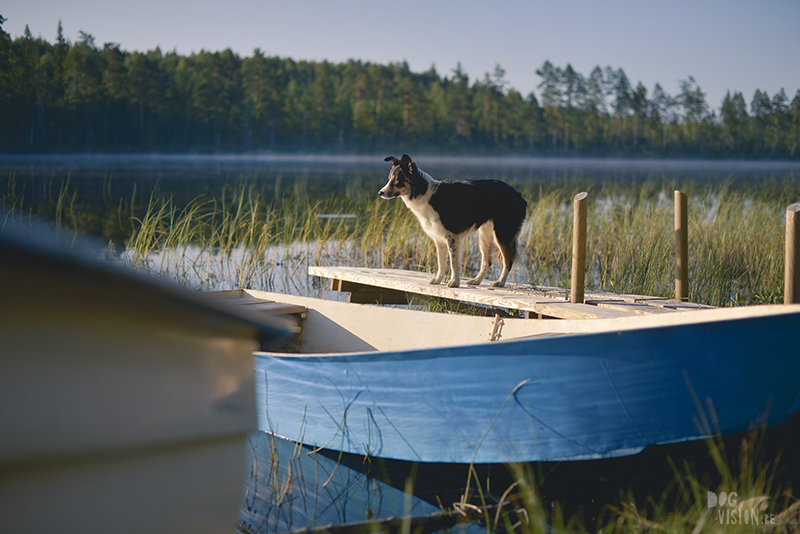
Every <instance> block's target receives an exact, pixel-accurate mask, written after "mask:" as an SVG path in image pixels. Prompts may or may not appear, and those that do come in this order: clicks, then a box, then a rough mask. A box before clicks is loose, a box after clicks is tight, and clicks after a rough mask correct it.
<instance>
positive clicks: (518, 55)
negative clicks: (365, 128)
mask: <svg viewBox="0 0 800 534" xmlns="http://www.w3.org/2000/svg"><path fill="white" fill-rule="evenodd" d="M0 15H2V16H3V17H5V18H6V19H8V20H7V22H5V24H4V25H3V27H4V29H5V31H7V32H8V33H9V34H11V37H12V38H15V37H18V36H20V35H22V34H23V32H24V30H25V25H26V24H27V25H28V26H29V28H30V30H31V32H32V33H33V35H34V36H35V37H38V36H41V37H43V38H44V39H46V40H48V41H50V42H53V41H54V40H55V35H56V27H57V25H58V21H59V20H61V23H62V26H63V29H64V35H65V36H66V38H67V39H69V40H71V41H73V42H74V41H77V40H78V31H79V30H82V31H84V32H86V33H89V34H91V35H93V36H94V37H95V42H96V43H97V44H98V45H99V46H102V45H103V44H104V43H107V42H114V43H118V44H119V45H120V46H121V48H122V49H123V50H128V51H147V50H152V49H154V48H155V47H157V46H158V47H160V48H161V50H162V51H164V52H167V51H172V50H176V51H177V52H178V53H180V54H185V55H188V54H191V53H192V52H198V51H200V50H201V49H204V50H210V51H216V50H224V49H225V48H230V49H232V50H233V51H234V52H236V53H238V54H239V55H240V56H243V57H246V56H251V55H252V54H253V50H254V49H255V48H260V49H261V50H262V51H263V52H264V53H265V54H267V55H272V56H280V57H289V58H292V59H295V60H314V61H322V60H329V61H331V62H335V63H340V62H345V61H347V60H348V59H355V60H361V61H363V62H372V63H380V64H388V63H392V62H402V61H407V62H408V64H409V67H410V68H411V70H412V71H414V72H422V71H426V70H428V69H429V68H430V67H431V66H434V67H435V68H436V71H437V72H438V73H439V75H440V76H447V77H450V76H452V71H453V69H455V68H456V66H457V64H458V63H459V62H460V63H461V65H462V66H463V68H464V70H465V71H466V72H467V73H468V74H469V76H470V81H475V80H476V79H482V78H483V77H484V76H485V75H486V74H487V73H492V72H494V70H495V65H497V64H499V65H501V66H502V68H503V69H505V72H506V76H505V79H506V81H507V82H508V84H509V86H510V87H512V88H514V89H517V90H518V91H520V92H521V93H522V94H523V95H527V94H529V93H530V92H531V91H534V92H536V94H537V95H538V94H539V91H538V89H537V86H538V84H539V82H540V81H541V80H540V78H539V77H538V76H537V75H536V72H535V71H536V69H538V68H539V67H541V66H542V64H543V63H544V62H545V61H546V60H549V61H551V62H552V63H553V64H554V65H556V66H560V67H565V66H566V65H567V63H570V64H571V65H572V67H573V68H574V69H575V70H576V71H578V72H580V73H582V74H584V75H586V76H588V75H589V73H590V72H591V70H592V69H593V68H594V67H595V66H597V65H599V66H601V67H605V66H607V65H608V66H611V67H613V68H619V67H621V68H623V69H624V70H625V73H626V74H627V75H628V78H629V79H630V80H631V82H632V84H633V85H634V86H635V85H636V84H637V83H638V82H639V81H641V82H642V83H643V84H644V85H645V87H647V89H648V90H649V92H650V93H652V89H653V86H654V85H655V83H656V82H658V83H660V84H661V85H662V87H663V88H664V89H665V90H666V91H667V92H668V93H670V94H672V95H676V94H677V93H678V92H679V81H680V80H686V79H688V77H689V76H693V77H694V79H695V80H696V82H697V84H698V85H699V86H700V88H701V89H702V90H703V91H704V92H705V94H706V101H707V102H708V104H709V105H710V107H711V108H712V109H715V110H718V109H719V106H720V104H721V102H722V99H723V97H724V96H725V93H726V92H727V91H731V93H733V92H734V91H741V92H742V93H743V94H744V97H745V100H746V101H747V102H748V103H749V102H750V101H751V99H752V96H753V93H754V91H755V90H756V89H761V90H762V91H766V92H767V93H768V94H769V95H770V97H771V96H772V95H773V94H774V93H775V92H777V91H779V90H780V89H781V88H784V89H785V90H786V94H787V96H788V97H789V100H790V101H791V99H792V98H793V97H794V95H795V94H796V92H797V90H798V89H800V30H799V29H798V28H800V0H658V1H654V0H636V1H633V0H606V1H602V0H594V1H592V0H550V1H547V2H545V1H540V0H530V1H520V0H515V1H512V0H490V1H483V2H481V1H476V0H461V1H449V0H448V1H444V0H404V1H401V2H398V1H395V2H386V1H380V0H373V1H369V0H355V1H340V2H336V1H331V0H327V1H318V0H283V1H281V2H275V1H271V0H259V1H255V0H225V1H224V2H220V1H211V0H138V1H133V2H114V1H109V0H71V1H65V0H10V4H6V5H5V6H0Z"/></svg>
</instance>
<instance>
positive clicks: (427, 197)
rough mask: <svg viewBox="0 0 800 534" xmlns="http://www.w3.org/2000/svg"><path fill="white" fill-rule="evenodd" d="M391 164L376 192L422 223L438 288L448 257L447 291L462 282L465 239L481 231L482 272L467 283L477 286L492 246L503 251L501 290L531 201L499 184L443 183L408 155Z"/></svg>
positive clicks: (486, 269) (488, 264) (433, 280)
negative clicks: (433, 247)
mask: <svg viewBox="0 0 800 534" xmlns="http://www.w3.org/2000/svg"><path fill="white" fill-rule="evenodd" d="M384 161H391V162H392V170H391V171H389V181H388V182H387V183H386V185H385V186H383V188H382V189H381V190H380V191H378V195H380V197H381V198H383V199H392V198H397V197H400V198H401V199H402V201H403V202H404V203H405V205H406V206H407V207H408V209H410V210H411V212H412V213H414V215H416V216H417V219H419V222H420V224H421V225H422V229H423V230H424V231H425V233H426V234H427V235H428V236H429V237H430V238H431V239H433V242H434V243H435V244H436V256H437V260H438V264H439V265H438V270H437V271H436V275H435V276H434V277H433V278H431V279H430V282H429V283H431V284H440V283H441V282H442V279H443V278H444V274H445V271H446V270H447V257H448V256H449V257H450V271H451V277H450V281H449V282H448V284H447V285H448V287H458V286H459V285H460V283H461V240H462V239H464V238H465V237H469V236H470V235H472V234H474V233H475V232H476V231H477V232H478V247H479V249H480V252H481V268H480V271H479V272H478V275H477V276H476V277H475V278H472V279H470V280H467V281H466V283H467V284H468V285H475V286H476V285H479V284H480V283H481V281H483V279H484V277H485V276H486V274H487V273H488V272H489V267H491V264H492V263H491V255H492V248H493V246H494V244H495V243H496V244H497V247H498V248H499V249H500V255H501V256H502V260H503V272H502V274H501V275H500V278H498V279H497V280H496V281H494V282H492V286H493V287H503V286H504V285H505V283H506V279H507V278H508V274H509V273H510V272H511V268H512V266H513V264H514V260H516V258H517V236H518V235H519V232H520V229H521V228H522V223H523V221H524V220H525V213H526V210H527V207H528V203H527V202H526V201H525V199H524V198H522V195H521V194H520V193H519V192H518V191H517V190H516V189H514V188H513V187H511V186H510V185H508V184H506V183H504V182H500V181H498V180H475V181H469V182H441V181H438V180H434V179H433V178H431V176H430V175H429V174H427V173H426V172H424V171H422V170H420V169H418V168H417V165H416V164H415V163H414V162H413V161H411V158H410V157H409V156H408V154H403V157H402V158H401V159H397V158H396V157H394V156H388V157H387V158H386V159H385V160H384Z"/></svg>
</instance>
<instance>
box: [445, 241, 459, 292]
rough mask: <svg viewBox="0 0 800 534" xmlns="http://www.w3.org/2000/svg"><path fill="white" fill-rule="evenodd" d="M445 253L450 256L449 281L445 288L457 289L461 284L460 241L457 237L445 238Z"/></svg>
mask: <svg viewBox="0 0 800 534" xmlns="http://www.w3.org/2000/svg"><path fill="white" fill-rule="evenodd" d="M447 252H448V253H449V254H450V273H451V275H452V276H450V281H449V282H448V283H447V287H458V286H459V284H460V283H461V240H460V239H458V238H457V237H448V238H447Z"/></svg>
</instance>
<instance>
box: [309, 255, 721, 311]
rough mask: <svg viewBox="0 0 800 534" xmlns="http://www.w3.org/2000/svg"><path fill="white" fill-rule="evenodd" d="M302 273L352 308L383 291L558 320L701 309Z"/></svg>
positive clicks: (416, 277) (392, 274)
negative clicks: (342, 295) (326, 284)
mask: <svg viewBox="0 0 800 534" xmlns="http://www.w3.org/2000/svg"><path fill="white" fill-rule="evenodd" d="M308 273H309V274H310V275H312V276H318V277H322V278H329V279H331V280H332V281H333V282H332V285H331V287H332V288H333V289H337V290H342V291H349V292H351V301H352V302H373V301H374V300H375V299H376V296H379V295H380V294H381V293H380V291H381V290H383V291H386V292H387V294H391V295H395V297H396V295H397V294H399V293H401V292H402V293H413V294H417V295H425V296H431V297H439V298H445V299H450V300H457V301H461V302H465V303H469V304H478V305H484V306H491V307H496V308H506V309H512V310H519V311H523V312H526V313H527V314H528V315H535V316H538V317H543V316H544V317H554V318H559V319H604V318H617V317H633V316H637V315H650V314H660V313H673V312H677V311H686V310H696V309H699V308H706V307H707V306H700V305H697V304H693V303H688V302H680V301H676V300H673V299H668V298H664V297H648V296H646V295H620V294H616V293H599V292H587V293H586V301H585V303H581V304H571V303H570V302H569V301H568V300H567V298H566V295H567V292H566V290H565V289H563V288H555V287H544V286H542V287H539V286H532V285H529V284H512V283H509V284H506V287H503V288H496V287H491V286H490V285H489V283H488V282H484V283H483V284H481V285H480V286H468V285H465V284H462V285H461V286H460V287H457V288H450V287H447V286H446V285H444V284H439V285H431V284H429V283H428V280H429V279H430V274H429V273H422V272H417V271H405V270H400V269H368V268H358V267H321V266H312V267H309V269H308Z"/></svg>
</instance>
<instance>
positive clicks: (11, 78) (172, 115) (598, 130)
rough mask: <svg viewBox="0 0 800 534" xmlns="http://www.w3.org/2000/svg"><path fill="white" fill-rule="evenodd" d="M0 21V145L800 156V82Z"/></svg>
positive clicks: (31, 148) (16, 148)
mask: <svg viewBox="0 0 800 534" xmlns="http://www.w3.org/2000/svg"><path fill="white" fill-rule="evenodd" d="M2 22H3V19H2V17H0V151H2V152H45V151H59V152H67V151H81V152H82V151H247V150H254V151H255V150H274V151H285V150H307V151H348V152H358V151H377V150H389V151H395V150H397V147H398V146H400V147H405V148H403V150H411V149H424V150H428V151H442V152H465V151H470V152H481V153H520V154H542V155H545V154H554V155H555V154H559V155H563V154H576V155H609V154H614V155H630V156H660V157H673V156H675V157H735V158H798V157H800V150H798V141H800V90H798V91H797V93H796V94H795V95H794V97H793V98H792V99H791V100H790V98H789V96H788V95H787V93H786V92H785V91H784V90H783V89H781V90H780V91H779V92H777V93H775V94H773V95H772V96H770V95H768V94H767V93H766V92H764V91H761V90H757V91H756V92H755V94H754V95H753V96H752V98H751V99H750V100H749V103H748V100H747V99H746V98H745V96H744V95H742V93H740V92H735V93H733V94H730V93H728V94H727V95H726V96H725V98H724V100H723V102H722V103H721V105H720V107H719V108H713V107H712V106H710V105H709V104H708V102H707V101H706V97H705V94H704V92H703V91H702V90H701V88H700V87H699V85H698V84H697V83H696V81H695V80H694V78H692V77H691V76H690V77H688V78H687V79H686V80H683V81H681V82H680V92H679V93H678V94H676V95H670V94H668V93H667V92H666V91H665V90H664V89H663V88H662V87H661V85H659V84H656V85H655V87H653V88H652V90H648V89H647V88H646V87H645V86H644V85H642V83H641V82H640V83H638V84H637V85H636V86H634V85H633V83H632V82H631V81H630V79H629V78H628V77H627V75H626V74H625V72H624V71H623V70H622V69H621V68H619V69H613V68H611V67H606V68H600V67H596V68H595V69H594V70H593V71H592V72H591V73H590V74H589V75H588V76H584V75H583V74H581V73H579V72H576V71H575V70H574V69H573V68H572V67H571V66H570V65H569V64H568V65H567V66H566V67H564V68H562V67H557V66H554V65H553V64H551V63H550V62H549V61H548V62H545V63H544V65H542V66H541V67H540V68H539V69H538V70H537V71H536V73H537V74H538V75H539V76H540V78H541V83H540V84H539V93H540V98H537V96H536V95H535V94H534V93H531V94H529V95H527V96H523V95H522V94H521V93H520V92H519V91H517V90H516V89H514V88H512V87H510V86H509V84H508V82H507V81H506V79H505V71H504V70H503V68H502V67H501V66H500V65H497V66H496V67H495V70H494V72H492V73H487V74H486V75H485V76H484V77H483V78H482V79H476V80H470V79H469V77H468V76H467V74H466V73H465V72H464V71H463V69H462V68H461V66H460V65H459V66H458V67H456V69H455V70H453V71H452V72H451V73H450V75H449V76H446V75H441V74H439V73H437V72H436V70H435V68H433V67H431V68H430V69H429V70H427V71H425V72H422V73H415V72H411V70H410V69H409V67H408V65H407V64H406V63H392V64H389V65H378V64H373V63H369V62H367V63H364V62H361V61H355V60H350V61H348V62H347V63H342V64H333V63H329V62H327V61H323V62H320V63H317V62H308V61H294V60H292V59H288V58H279V57H270V56H266V55H264V54H263V53H262V52H261V51H260V50H258V49H256V50H255V51H254V53H253V55H252V56H251V57H245V58H242V57H240V56H238V55H237V54H235V53H233V52H232V51H231V50H224V51H222V52H206V51H201V52H200V53H196V54H192V55H190V56H183V55H179V54H177V53H176V52H168V53H163V52H162V51H161V50H160V49H158V48H157V49H155V50H151V51H149V52H128V51H125V50H122V49H121V48H120V46H119V45H118V44H115V43H106V44H104V45H103V46H102V47H100V46H99V45H97V44H96V43H95V39H94V37H93V36H92V35H90V34H87V33H84V32H79V38H78V40H77V42H74V43H72V42H70V41H69V40H67V39H66V38H65V37H64V34H63V30H62V27H61V23H59V25H58V28H57V33H56V38H55V42H54V43H50V42H48V41H47V40H45V39H42V38H34V37H33V36H32V35H31V32H30V30H29V29H28V28H27V27H26V30H25V34H24V35H22V36H20V37H18V38H16V39H13V40H12V39H11V37H10V36H9V34H8V33H6V32H5V31H4V30H2Z"/></svg>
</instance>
